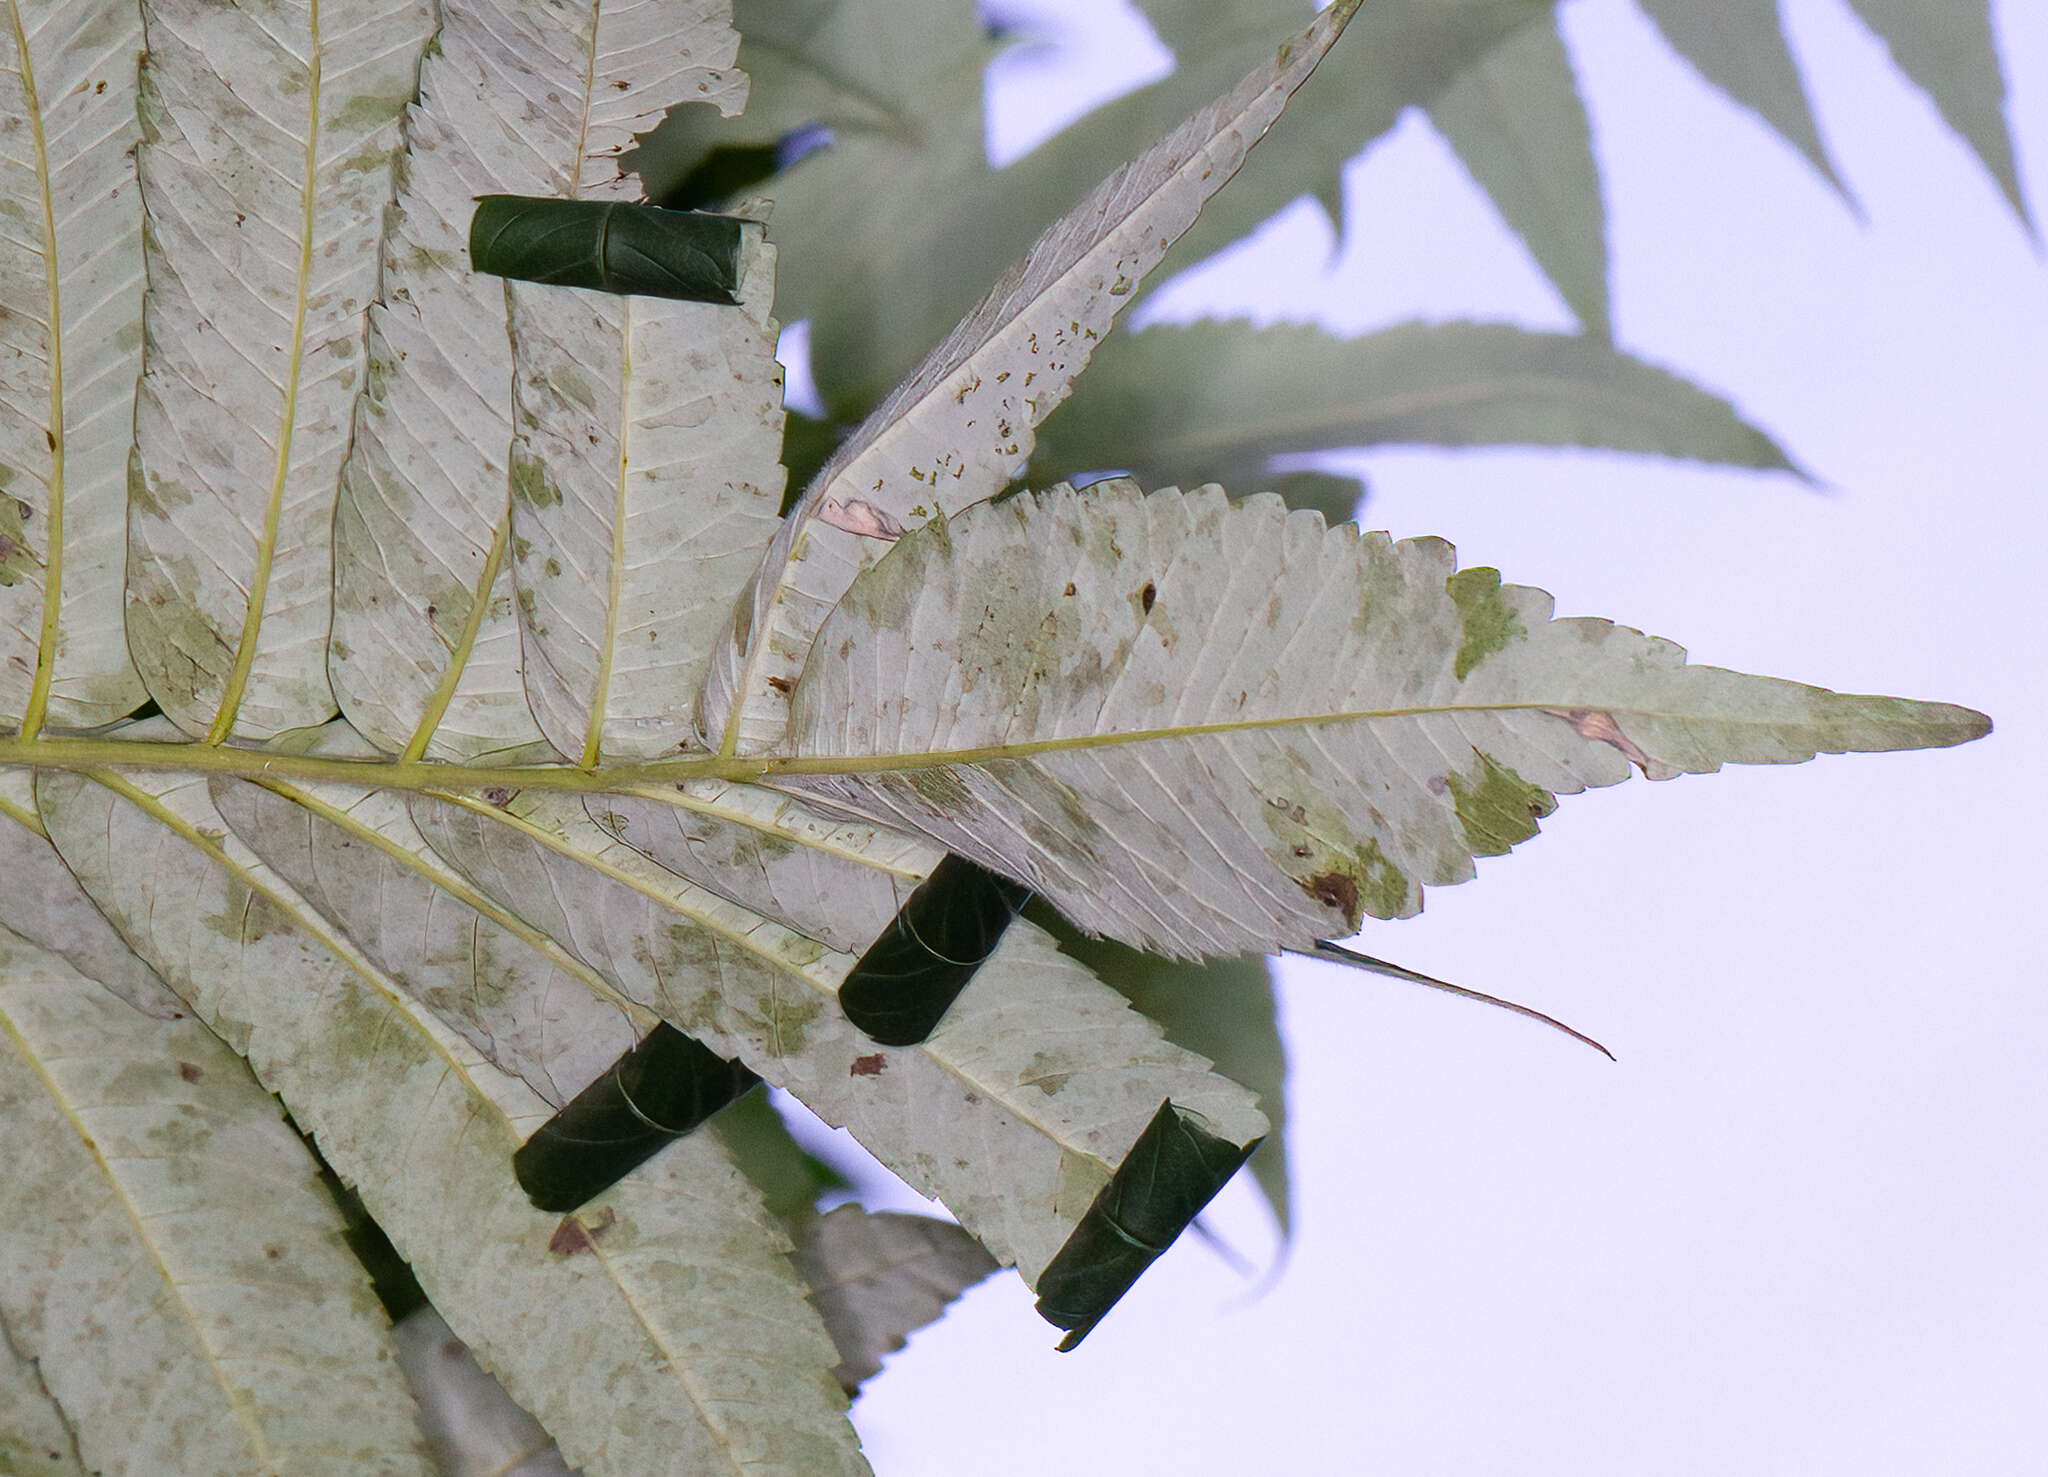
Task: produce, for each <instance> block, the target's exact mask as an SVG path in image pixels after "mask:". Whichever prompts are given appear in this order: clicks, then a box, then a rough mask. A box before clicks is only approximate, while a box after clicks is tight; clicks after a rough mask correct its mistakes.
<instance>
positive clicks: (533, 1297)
mask: <svg viewBox="0 0 2048 1477" xmlns="http://www.w3.org/2000/svg"><path fill="white" fill-rule="evenodd" d="M40 796H41V799H42V804H43V814H44V819H45V821H46V823H47V824H48V825H49V827H50V830H51V833H52V835H53V837H55V838H56V839H57V841H58V845H59V847H60V849H61V850H63V851H64V853H65V856H66V859H67V860H68V861H69V862H70V863H71V865H72V867H73V869H74V870H75V871H76V872H78V873H79V875H80V877H81V880H83V881H85V883H86V885H87V887H88V888H89V889H90V890H92V891H93V892H94V895H95V897H96V898H97V899H98V900H99V901H100V903H101V905H102V907H104V908H105V909H106V911H107V912H108V914H109V916H110V917H111V918H113V919H114V921H115V923H116V925H117V926H118V927H120V928H121V929H122V931H123V932H124V934H125V935H126V936H128V937H129V939H130V941H131V942H132V943H133V944H134V945H135V946H136V947H137V949H138V951H139V952H141V953H142V954H143V956H144V957H145V958H146V959H148V960H149V961H150V963H151V964H152V966H153V967H155V968H156V969H157V970H158V972H159V973H160V974H165V975H166V976H167V977H168V978H171V979H172V980H173V981H174V983H176V984H177V985H178V987H179V988H180V990H181V992H182V993H185V994H186V996H187V998H188V999H189V1000H190V1001H191V1002H192V1004H193V1005H194V1006H195V1008H196V1009H198V1011H199V1012H200V1014H201V1016H202V1018H203V1019H206V1020H207V1021H208V1022H209V1024H211V1025H213V1026H214V1028H215V1029H216V1030H217V1031H220V1032H222V1033H223V1034H225V1035H227V1037H228V1039H230V1040H231V1041H233V1042H235V1043H236V1044H237V1045H238V1047H241V1048H243V1049H245V1054H246V1055H248V1057H249V1059H250V1061H251V1064H252V1066H254V1067H255V1068H256V1070H257V1071H258V1073H259V1076H263V1075H267V1076H270V1077H271V1078H272V1079H273V1080H274V1081H275V1082H276V1083H277V1085H278V1086H280V1087H282V1088H283V1089H284V1096H285V1097H286V1099H287V1101H288V1102H290V1103H292V1104H293V1106H294V1112H295V1113H296V1114H298V1115H299V1116H300V1117H301V1119H302V1121H303V1122H305V1123H306V1124H307V1126H308V1127H309V1128H311V1129H312V1131H313V1132H314V1133H315V1134H316V1136H317V1137H318V1138H319V1141H320V1144H321V1148H322V1152H323V1154H325V1156H326V1157H327V1159H328V1160H329V1162H330V1163H331V1164H333V1166H334V1167H335V1169H336V1171H337V1172H338V1173H340V1174H341V1175H342V1176H343V1177H344V1178H345V1179H348V1180H350V1181H351V1182H352V1183H353V1184H354V1185H355V1187H356V1188H357V1190H358V1191H359V1193H360V1194H361V1195H362V1197H363V1200H364V1203H365V1204H366V1205H367V1206H369V1208H370V1209H371V1211H372V1213H373V1214H374V1215H375V1216H376V1217H377V1219H378V1222H379V1224H380V1225H381V1226H382V1227H383V1228H384V1229H385V1230H386V1231H387V1232H388V1233H389V1234H390V1236H391V1239H392V1241H393V1242H394V1243H395V1244H396V1245H397V1246H398V1248H399V1249H400V1251H401V1252H402V1253H403V1254H404V1255H405V1256H406V1258H407V1260H408V1262H410V1264H411V1265H412V1267H413V1268H414V1270H415V1271H416V1272H417V1273H418V1275H419V1278H420V1281H421V1284H422V1286H423V1287H424V1288H425V1289H426V1290H427V1292H428V1295H429V1296H430V1297H432V1298H433V1299H434V1300H435V1304H436V1306H437V1307H439V1308H440V1309H441V1311H442V1312H443V1314H444V1315H446V1316H448V1317H449V1319H450V1322H451V1323H452V1324H453V1325H454V1327H455V1328H456V1329H457V1331H458V1332H459V1333H461V1334H462V1336H463V1337H464V1338H465V1339H466V1340H468V1341H469V1342H470V1343H471V1344H472V1345H473V1346H474V1347H476V1348H477V1349H478V1350H479V1353H480V1356H481V1357H483V1358H484V1359H486V1360H487V1361H488V1362H489V1364H490V1365H491V1366H492V1367H493V1368H494V1369H495V1370H496V1371H497V1372H498V1374H499V1376H500V1378H501V1379H503V1380H504V1381H505V1383H506V1386H507V1389H508V1390H509V1391H510V1392H511V1393H512V1394H513V1396H514V1398H515V1399H517V1400H519V1402H520V1403H521V1404H522V1405H524V1406H526V1407H527V1408H528V1409H529V1410H532V1411H533V1412H534V1413H535V1415H536V1416H538V1417H539V1418H540V1419H541V1420H542V1421H543V1422H544V1423H545V1424H546V1425H547V1426H548V1429H549V1430H550V1431H552V1432H553V1433H554V1435H555V1436H556V1438H557V1440H558V1441H559V1442H560V1443H561V1444H562V1448H563V1450H564V1452H565V1453H566V1454H568V1455H569V1456H570V1458H571V1459H572V1460H574V1461H576V1462H577V1463H578V1464H579V1465H582V1466H584V1467H585V1468H586V1469H588V1470H591V1471H592V1472H618V1473H622V1474H623V1473H632V1474H636V1477H637V1474H639V1473H643V1472H677V1473H680V1472H683V1471H690V1472H698V1471H720V1470H731V1471H737V1470H739V1469H740V1467H741V1466H742V1465H744V1463H743V1461H742V1460H741V1455H740V1454H741V1453H752V1454H754V1455H755V1456H757V1457H759V1458H760V1462H759V1464H760V1465H761V1466H763V1467H765V1468H766V1469H768V1470H778V1469H779V1470H787V1471H805V1472H807V1471H810V1470H822V1471H848V1472H851V1471H856V1470H862V1468H861V1464H860V1462H859V1458H858V1456H857V1455H856V1454H855V1445H854V1442H853V1438H852V1433H851V1430H850V1428H848V1427H847V1426H846V1424H845V1419H844V1405H843V1401H842V1399H841V1397H839V1395H838V1392H837V1391H836V1389H834V1388H833V1387H832V1386H831V1385H830V1382H829V1380H827V1379H825V1377H824V1371H825V1370H826V1369H828V1368H829V1367H830V1363H831V1358H832V1356H831V1351H830V1345H829V1340H828V1339H826V1338H825V1337H824V1334H823V1330H822V1328H821V1327H819V1326H818V1325H817V1324H816V1323H815V1322H814V1321H812V1320H811V1319H810V1316H809V1313H808V1309H807V1308H805V1307H804V1306H803V1305H802V1293H801V1288H800V1286H799V1285H798V1284H797V1283H796V1281H795V1278H794V1276H793V1274H792V1273H791V1272H790V1270H789V1268H788V1265H787V1263H786V1261H784V1259H783V1258H782V1256H781V1250H782V1247H783V1246H784V1245H785V1244H786V1243H785V1242H783V1241H782V1239H781V1238H780V1235H779V1233H778V1232H777V1231H776V1230H775V1228H774V1227H773V1225H772V1224H771V1223H770V1222H769V1220H768V1219H767V1217H766V1213H765V1211H763V1210H762V1209H761V1208H760V1203H759V1198H758V1195H757V1194H756V1193H755V1192H753V1191H752V1189H751V1187H749V1186H747V1185H746V1183H745V1181H744V1178H743V1177H742V1176H741V1175H740V1174H739V1172H738V1171H737V1170H736V1169H734V1168H733V1167H732V1166H731V1165H730V1164H729V1162H727V1161H726V1160H725V1158H724V1156H723V1153H722V1151H720V1150H719V1149H718V1147H717V1145H716V1144H715V1142H714V1141H713V1140H712V1139H710V1138H708V1137H705V1136H698V1137H695V1138H692V1139H690V1140H686V1141H685V1142H684V1143H683V1144H681V1145H679V1146H678V1149H677V1150H676V1152H674V1153H672V1154H671V1155H670V1156H668V1157H667V1158H666V1159H664V1160H662V1161H658V1162H657V1163H656V1164H655V1165H652V1166H650V1167H649V1168H648V1170H646V1171H644V1172H643V1173H642V1174H640V1175H639V1176H636V1177H635V1178H634V1179H632V1180H630V1181H628V1182H626V1183H624V1184H621V1185H619V1186H616V1187H614V1189H613V1190H612V1191H611V1192H609V1196H608V1198H607V1199H606V1200H605V1201H604V1202H603V1204H602V1205H601V1206H599V1207H598V1208H597V1209H596V1210H595V1211H592V1210H586V1211H585V1212H584V1214H583V1216H582V1217H581V1218H571V1219H569V1220H566V1221H565V1220H562V1219H560V1218H558V1217H554V1216H549V1215H545V1214H542V1213H541V1212H538V1211H536V1210H534V1209H533V1208H532V1207H531V1206H530V1205H528V1204H527V1203H526V1199H525V1197H524V1196H523V1195H522V1194H521V1193H520V1192H519V1190H518V1187H517V1186H516V1184H515V1183H514V1182H513V1180H512V1177H511V1174H510V1173H509V1160H510V1157H511V1154H512V1152H513V1150H514V1149H515V1148H516V1147H517V1144H518V1143H519V1141H520V1140H521V1138H522V1137H523V1136H524V1132H525V1131H526V1130H527V1129H529V1128H531V1127H535V1126H538V1124H539V1123H540V1122H542V1121H544V1120H545V1118H546V1117H547V1116H548V1113H547V1109H546V1107H545V1105H544V1104H542V1103H541V1102H540V1101H539V1100H538V1099H537V1098H536V1097H535V1096H534V1095H533V1094H532V1093H530V1092H528V1091H527V1090H526V1089H525V1088H524V1087H523V1086H522V1085H521V1084H519V1083H518V1082H517V1081H516V1080H515V1079H513V1078H510V1077H508V1076H505V1075H504V1074H502V1073H499V1072H498V1071H497V1070H496V1069H495V1068H493V1067H491V1066H490V1065H489V1064H488V1063H486V1062H484V1061H482V1060H481V1059H480V1058H479V1057H477V1056H476V1054H475V1053H474V1051H472V1050H471V1049H470V1048H469V1047H468V1046H467V1044H466V1043H464V1042H463V1041H462V1040H461V1038H459V1037H457V1036H456V1035H454V1034H453V1033H452V1032H450V1031H448V1030H447V1029H446V1028H445V1027H442V1026H440V1025H439V1024H438V1023H437V1022H436V1021H435V1020H434V1019H433V1018H432V1017H431V1016H430V1015H427V1014H425V1013H424V1012H422V1011H420V1010H418V1009H416V1008H415V1007H414V1006H412V1004H411V1003H410V1002H409V1000H408V999H407V997H406V996H405V995H404V994H403V993H402V992H401V991H400V990H399V989H398V988H397V987H396V986H395V985H394V984H393V983H392V982H390V981H388V980H387V979H385V978H384V977H383V976H382V975H381V973H380V972H379V971H378V970H377V969H376V968H375V966H374V965H372V964H371V963H370V962H369V961H368V960H367V959H365V958H363V957H362V956H361V955H360V954H358V953H356V952H355V951H354V950H352V949H351V948H350V947H349V946H348V945H346V944H345V943H343V942H341V941H340V940H339V939H337V938H335V937H334V936H332V935H331V934H330V933H329V931H328V930H327V929H326V927H325V926H324V924H323V923H322V922H321V920H320V919H319V917H318V915H317V914H315V913H314V912H313V911H312V910H311V909H310V908H309V907H307V906H306V905H305V904H304V903H303V902H302V901H301V900H299V899H298V898H297V897H296V896H295V895H294V894H293V893H292V891H291V890H290V889H289V888H288V887H287V886H286V884H284V883H283V881H282V880H281V879H279V878H277V877H276V876H275V874H274V873H272V872H271V871H270V870H269V869H268V868H267V867H266V866H265V865H264V864H263V863H262V862H261V861H260V860H258V859H257V858H256V857H255V856H254V855H253V854H251V853H250V852H248V850H247V849H246V848H245V847H244V846H243V845H242V843H241V842H240V841H239V840H238V839H237V838H236V837H235V836H234V834H233V833H232V832H231V831H230V830H229V829H228V827H227V826H226V824H225V821H224V820H223V818H222V817H221V816H220V814H219V812H218V811H217V810H215V809H214V808H213V806H212V805H211V803H210V801H209V798H208V794H207V788H206V786H205V784H204V783H203V782H194V781H191V780H186V779H180V778H178V777H175V776H172V777H150V778H149V779H147V780H144V781H140V782H136V781H130V780H126V779H122V778H119V777H116V776H113V775H101V776H98V777H93V778H88V777H84V776H76V775H52V774H46V775H45V776H44V777H43V779H42V781H41V785H40ZM144 855H147V856H149V857H150V858H151V859H152V863H153V865H152V867H151V868H150V869H149V870H148V873H147V874H146V875H144V874H142V873H139V872H138V869H136V868H135V867H133V866H130V865H126V864H125V863H128V862H132V861H133V859H134V858H137V857H140V856H144ZM116 856H119V857H121V858H122V862H121V863H117V862H115V860H114V858H115V857H116ZM208 920H213V921H214V925H217V926H211V925H209V922H208ZM364 1039H367V1040H370V1041H374V1042H375V1043H376V1046H377V1050H376V1051H375V1053H374V1054H373V1055H372V1056H371V1057H369V1058H368V1061H369V1062H373V1063H374V1064H375V1066H376V1070H375V1071H374V1072H373V1073H370V1074H369V1075H367V1076H366V1075H365V1066H366V1058H365V1056H364V1054H363V1052H362V1051H361V1050H360V1049H359V1048H360V1044H361V1042H362V1041H363V1040H364ZM457 1230H459V1231H460V1232H461V1234H460V1235H454V1234H452V1233H453V1232H454V1231H457ZM702 1256H710V1257H714V1258H715V1259H716V1265H717V1267H718V1269H719V1270H718V1272H717V1274H716V1276H714V1277H712V1278H711V1279H710V1281H711V1284H712V1285H711V1286H710V1287H708V1288H706V1287H702V1286H701V1285H700V1278H699V1277H697V1276H692V1275H690V1271H691V1268H692V1266H693V1263H694V1260H695V1259H696V1258H698V1257H702ZM728 1295H729V1296H730V1301H728ZM777 1304H780V1306H781V1312H780V1313H779V1314H778V1315H776V1316H773V1317H770V1318H765V1319H764V1318H761V1317H759V1316H758V1315H757V1312H756V1310H757V1309H758V1307H760V1306H775V1305H777ZM564 1339H567V1340H570V1341H572V1342H573V1344H574V1346H575V1347H576V1349H577V1350H578V1353H579V1356H580V1357H579V1358H578V1359H577V1360H576V1361H575V1362H574V1364H573V1365H572V1366H570V1367H569V1368H567V1369H566V1370H565V1367H564V1365H563V1362H562V1361H561V1360H560V1359H558V1358H557V1357H555V1354H554V1352H553V1350H554V1346H555V1341H557V1340H564ZM620 1400H630V1401H632V1402H634V1406H635V1409H636V1412H637V1413H638V1415H639V1417H640V1419H639V1420H637V1421H636V1422H635V1423H633V1425H632V1426H631V1427H630V1428H621V1427H620V1426H619V1425H618V1423H617V1422H615V1421H614V1419H613V1408H614V1402H616V1401H620Z"/></svg>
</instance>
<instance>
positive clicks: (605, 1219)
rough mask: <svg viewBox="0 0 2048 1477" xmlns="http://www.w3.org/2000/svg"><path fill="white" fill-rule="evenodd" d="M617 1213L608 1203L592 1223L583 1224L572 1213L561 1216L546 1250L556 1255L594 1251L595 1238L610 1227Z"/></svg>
mask: <svg viewBox="0 0 2048 1477" xmlns="http://www.w3.org/2000/svg"><path fill="white" fill-rule="evenodd" d="M618 1218H619V1217H618V1213H617V1212H616V1211H614V1210H613V1209H612V1208H611V1207H610V1206H609V1205H607V1206H606V1207H605V1208H604V1209H603V1210H600V1211H599V1212H598V1213H597V1220H596V1222H595V1223H594V1224H592V1225H588V1226H586V1225H584V1224H583V1222H582V1221H581V1220H580V1219H578V1218H577V1217H576V1216H574V1215H565V1216H563V1217H562V1223H561V1224H560V1225H559V1226H557V1227H555V1234H554V1235H552V1236H550V1237H549V1238H548V1250H549V1251H551V1252H553V1253H554V1254H555V1255H556V1256H576V1255H578V1254H580V1253H582V1252H586V1251H595V1250H596V1249H597V1238H598V1237H600V1236H602V1235H604V1233H605V1232H607V1231H609V1230H610V1229H611V1228H612V1222H613V1221H615V1220H617V1219H618Z"/></svg>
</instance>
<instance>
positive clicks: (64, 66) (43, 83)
mask: <svg viewBox="0 0 2048 1477" xmlns="http://www.w3.org/2000/svg"><path fill="white" fill-rule="evenodd" d="M141 50H142V11H141V9H140V7H139V5H138V3H137V0H10V4H9V6H8V9H7V11H6V12H5V14H4V15H0V305H4V308H5V311H0V726H9V727H18V728H19V729H20V730H21V731H22V732H25V733H35V732H37V731H38V730H39V729H41V727H42V726H43V724H44V723H45V722H48V723H51V724H53V725H55V726H57V727H60V728H90V727H92V726H94V725H96V724H101V723H106V722H109V721H111V720H113V719H115V718H119V717H121V716H123V715H124V714H126V713H127V712H128V711H129V710H131V709H132V708H134V706H135V705H136V704H137V703H138V702H140V701H141V699H142V681H141V678H139V677H138V676H137V675H136V672H135V667H134V664H133V663H132V662H130V661H129V659H128V640H127V637H126V636H125V635H124V634H123V630H122V615H121V607H122V594H121V581H122V576H123V573H124V569H123V561H124V559H125V556H126V547H125V539H124V536H123V528H122V514H123V510H124V508H125V507H126V505H127V498H128V444H129V441H130V438H131V432H132V429H133V424H134V406H135V380H136V376H137V375H138V374H139V373H141V369H142V201H141V197H140V195H139V194H138V193H137V191H136V185H135V168H134V163H133V161H132V160H131V159H130V158H129V155H128V150H129V149H130V148H132V147H133V146H134V144H135V143H136V141H137V140H138V139H139V138H140V136H141V125H140V124H139V122H138V121H137V119H136V114H135V105H136V77H137V61H138V58H139V56H140V54H141Z"/></svg>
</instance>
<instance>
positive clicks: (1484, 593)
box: [1444, 568, 1529, 682]
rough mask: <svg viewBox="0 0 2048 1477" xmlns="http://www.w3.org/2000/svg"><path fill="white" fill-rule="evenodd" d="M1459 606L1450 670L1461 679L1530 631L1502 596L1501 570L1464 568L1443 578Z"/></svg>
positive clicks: (1454, 603) (1452, 597)
mask: <svg viewBox="0 0 2048 1477" xmlns="http://www.w3.org/2000/svg"><path fill="white" fill-rule="evenodd" d="M1444 589H1445V590H1446V591H1447V592H1448V593H1449V594H1450V597H1451V603H1452V604H1453V605H1456V606H1457V607H1458V628H1459V633H1460V640H1459V642H1458V655H1457V659H1456V661H1455V662H1454V663H1453V664H1452V667H1451V671H1452V673H1453V674H1454V675H1455V676H1456V677H1457V679H1458V680H1459V681H1460V682H1463V681H1464V680H1465V676H1466V674H1467V673H1469V672H1470V671H1471V670H1472V669H1473V668H1474V667H1476V666H1478V665H1479V664H1480V663H1481V662H1483V661H1485V660H1486V659H1487V658H1488V657H1490V656H1492V655H1493V654H1494V653H1495V652H1496V651H1499V650H1501V649H1502V648H1503V647H1505V646H1506V645H1508V643H1509V642H1511V641H1513V640H1514V639H1515V638H1516V637H1518V636H1526V635H1528V634H1529V630H1528V627H1526V626H1524V625H1523V624H1522V618H1521V617H1520V616H1518V615H1516V614H1515V613H1514V612H1513V611H1512V610H1510V609H1508V607H1507V603H1506V602H1505V601H1503V600H1502V599H1501V598H1500V571H1499V570H1497V569H1485V568H1480V569H1461V570H1459V571H1458V572H1457V573H1456V574H1454V575H1452V576H1451V577H1450V578H1449V579H1447V580H1445V581H1444Z"/></svg>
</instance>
